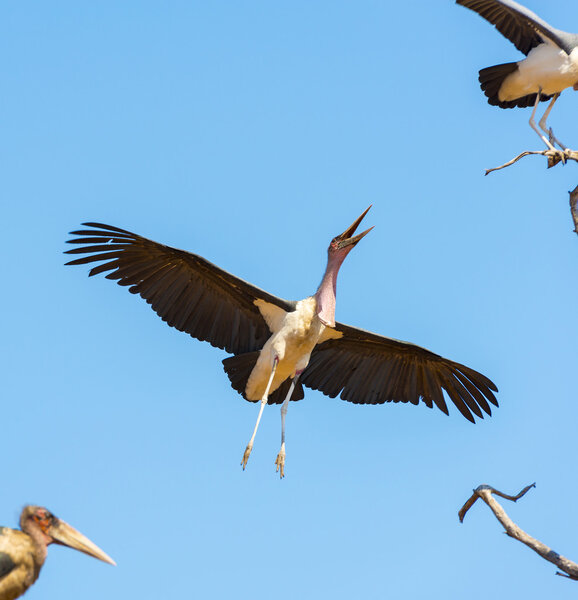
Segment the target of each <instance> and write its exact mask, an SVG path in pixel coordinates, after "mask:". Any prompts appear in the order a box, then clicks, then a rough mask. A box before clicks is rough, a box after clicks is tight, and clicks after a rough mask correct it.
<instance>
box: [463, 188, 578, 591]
mask: <svg viewBox="0 0 578 600" xmlns="http://www.w3.org/2000/svg"><path fill="white" fill-rule="evenodd" d="M577 190H578V187H577V188H576V190H574V191H575V192H576V194H577V195H578V191H577ZM533 487H536V484H535V483H532V484H531V485H527V486H526V487H525V488H524V489H523V490H522V491H521V492H519V493H518V494H516V495H515V496H509V495H508V494H504V493H503V492H500V491H498V490H496V489H494V488H493V487H491V486H489V485H480V486H478V487H477V488H476V489H475V490H474V492H473V494H472V495H471V497H470V498H469V499H468V501H467V502H466V503H465V504H464V505H463V506H462V508H461V509H460V511H459V513H458V516H459V518H460V523H462V522H463V520H464V517H465V516H466V513H467V512H468V510H470V508H471V507H472V506H473V505H474V503H475V502H476V500H477V499H478V498H481V499H482V500H483V501H484V502H485V503H486V504H487V505H488V506H489V507H490V509H491V511H492V512H493V513H494V515H495V517H496V519H498V521H500V523H501V524H502V525H503V527H504V529H505V530H506V534H507V535H509V536H510V537H512V538H514V539H516V540H518V541H520V542H522V543H523V544H526V546H528V547H529V548H532V550H534V552H537V553H538V554H539V555H540V556H541V557H542V558H544V559H546V560H547V561H549V562H551V563H554V564H555V565H556V566H557V567H558V568H559V569H560V570H561V571H563V573H560V572H557V573H556V575H562V576H563V577H568V578H569V579H574V580H576V581H578V564H576V563H575V562H573V561H571V560H569V559H567V558H565V557H564V556H561V555H560V554H558V553H557V552H555V551H554V550H552V548H549V547H548V546H546V544H543V543H542V542H540V541H539V540H537V539H535V538H533V537H532V536H530V535H528V534H527V533H526V532H525V531H523V530H522V529H520V528H519V527H518V526H517V525H516V524H515V523H514V522H513V521H512V520H511V519H510V517H508V515H507V514H506V511H505V510H504V509H503V508H502V507H501V505H500V504H499V503H498V501H497V500H496V499H495V498H494V497H493V496H492V494H495V495H496V496H501V497H502V498H505V499H506V500H512V501H513V502H516V500H519V499H520V498H521V497H522V496H524V495H525V494H526V492H528V490H530V489H531V488H533Z"/></svg>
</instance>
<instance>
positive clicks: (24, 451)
mask: <svg viewBox="0 0 578 600" xmlns="http://www.w3.org/2000/svg"><path fill="white" fill-rule="evenodd" d="M527 5H528V6H529V7H531V8H533V9H534V10H536V11H537V12H538V13H539V14H540V15H541V16H542V17H543V18H544V19H546V20H547V21H549V22H550V23H552V24H553V25H554V26H557V27H559V28H562V29H568V30H574V31H578V9H576V7H575V6H574V5H573V3H571V2H569V1H567V0H564V1H562V0H559V1H556V2H549V3H547V5H546V4H545V3H540V2H538V1H537V0H527ZM2 12H3V16H2V19H1V20H0V54H1V55H2V56H3V57H4V60H3V77H2V85H3V93H2V94H1V100H0V102H1V105H2V113H3V115H4V119H3V123H2V135H1V142H0V153H1V154H0V165H1V166H0V169H1V170H2V177H1V179H0V180H1V183H0V185H1V193H2V198H3V203H2V206H3V211H2V212H3V223H4V228H3V230H4V234H3V236H2V244H3V254H4V257H5V259H4V266H3V273H4V277H3V280H4V285H3V288H2V289H3V293H2V295H1V297H0V302H1V308H2V311H1V313H2V315H3V317H2V338H3V340H4V343H3V344H2V347H1V348H0V353H1V355H0V359H1V364H2V373H3V376H2V388H3V394H2V397H3V401H2V406H3V419H2V424H3V427H2V429H3V435H2V441H1V444H2V449H3V452H4V456H5V460H4V469H3V470H4V477H5V485H4V488H3V493H2V494H1V495H0V517H1V520H0V522H1V523H2V524H3V525H8V526H14V525H15V524H16V522H17V517H18V514H19V511H20V508H21V507H22V505H24V504H26V503H36V504H43V505H46V506H47V507H49V508H50V509H51V510H52V511H54V512H55V513H56V514H57V515H58V516H60V517H61V518H63V519H64V520H66V521H68V522H70V523H71V524H72V525H74V526H75V527H77V528H78V529H80V530H81V531H82V532H83V533H85V534H86V535H88V536H89V537H90V538H91V539H93V541H95V543H97V544H99V545H100V546H102V548H103V549H104V550H105V551H106V552H107V553H109V554H110V555H111V556H112V557H113V558H114V559H115V560H116V561H117V563H118V567H117V568H112V567H109V566H108V565H104V564H100V563H98V562H97V561H95V560H92V559H89V558H88V557H86V556H83V555H81V554H80V553H76V552H73V551H70V550H67V549H62V548H59V547H54V548H51V549H50V552H49V557H48V560H47V564H46V565H45V568H44V570H43V572H42V575H41V578H40V580H39V582H38V583H37V584H36V586H35V587H34V588H33V589H32V590H31V591H30V592H29V594H28V596H27V598H30V600H33V599H34V598H44V599H52V598H54V599H56V598H58V599H59V600H65V599H67V598H79V597H80V598H83V599H84V600H90V599H92V598H95V599H96V598H99V599H100V598H103V597H106V598H111V599H114V598H134V597H138V598H140V599H141V600H147V599H153V598H154V599H158V598H189V597H190V598H192V597H206V598H231V597H235V598H247V597H251V598H254V599H257V600H260V599H269V598H271V597H275V598H277V599H279V600H282V599H292V598H297V597H299V598H304V599H313V598H315V599H317V598H329V597H330V598H333V599H335V600H340V599H345V598H348V599H349V598H365V599H373V598H383V597H387V596H389V597H397V598H407V599H414V598H415V599H418V598H423V597H425V596H427V597H430V598H444V599H447V598H463V597H465V596H466V595H467V597H468V598H470V599H472V600H473V599H477V598H485V597H486V596H487V590H488V589H494V590H495V589H499V590H500V594H501V595H502V596H503V597H507V596H514V597H524V598H526V599H532V598H543V597H556V598H560V599H563V598H570V597H574V595H575V592H576V590H575V585H573V584H572V582H569V581H567V580H564V579H562V578H559V577H555V576H554V571H555V568H554V567H553V566H552V565H549V564H548V563H546V562H544V561H542V560H541V559H539V558H538V557H537V556H535V555H533V554H532V553H531V552H530V551H529V550H528V549H526V548H524V547H522V546H521V545H520V544H516V543H515V542H514V541H512V540H510V539H508V538H507V537H506V536H505V535H503V534H502V533H501V529H500V526H499V525H498V523H497V522H495V520H494V518H493V516H492V515H491V514H490V513H489V511H488V510H487V509H486V508H485V507H483V506H481V505H480V506H478V505H476V507H475V508H474V509H473V510H472V511H471V512H470V514H469V515H468V517H467V519H466V521H465V523H464V524H463V525H460V524H459V523H458V519H457V511H458V509H459V508H460V507H461V505H462V503H463V502H464V501H465V500H466V498H467V497H468V496H469V494H470V492H471V490H472V488H474V487H476V486H477V485H478V484H481V483H489V484H492V485H494V486H496V487H498V488H501V489H503V490H504V491H509V492H515V491H518V490H519V489H520V488H522V487H523V486H524V485H526V484H528V483H531V482H533V481H536V482H537V489H536V490H532V492H530V494H529V495H528V496H526V498H524V500H523V501H522V502H521V503H519V504H518V505H511V506H507V507H506V508H507V510H508V511H509V512H510V515H511V516H512V517H513V518H514V519H515V520H516V521H517V522H518V523H519V524H520V526H522V527H524V528H525V529H526V530H527V531H528V532H530V533H531V534H533V535H535V536H536V537H538V538H540V539H542V541H544V542H545V543H547V544H549V545H551V546H553V547H554V548H555V549H556V550H557V551H558V552H560V553H562V554H564V555H567V556H569V557H570V558H574V559H576V560H578V546H577V545H576V536H575V529H576V527H575V523H574V522H573V516H572V515H574V514H575V512H576V511H575V503H574V499H575V497H576V494H577V493H578V484H577V483H576V477H575V474H574V472H573V469H572V466H571V465H572V464H573V460H572V457H573V456H575V453H576V439H577V438H576V422H577V419H578V408H577V404H576V383H575V381H576V377H575V373H576V339H578V320H577V319H576V317H575V315H576V308H575V302H576V297H578V283H577V282H578V277H577V275H578V272H577V271H578V239H577V238H576V235H575V234H574V233H573V232H572V223H571V219H570V215H569V210H568V196H567V191H568V190H570V189H572V188H574V187H575V186H576V184H577V183H578V181H577V178H576V170H575V166H574V165H568V166H566V167H562V166H558V167H556V168H555V169H553V170H550V171H547V170H546V169H545V164H544V162H543V159H541V158H536V157H530V158H527V159H524V160H523V161H522V162H520V163H519V164H517V165H516V166H514V167H511V168H509V169H507V170H504V171H501V172H498V173H494V174H492V175H490V176H489V177H484V169H485V168H487V167H492V166H496V165H498V164H501V163H502V162H504V161H506V160H508V159H509V158H511V157H513V156H514V155H516V154H517V153H518V152H521V151H522V150H525V149H541V146H540V141H539V140H538V138H537V136H536V135H535V134H534V133H533V132H532V130H531V129H530V128H529V127H528V125H527V120H528V118H529V110H521V109H516V110H508V111H506V110H500V109H498V108H496V107H491V106H489V105H488V104H486V102H485V100H484V97H483V95H482V93H481V92H480V90H479V88H478V83H477V71H478V69H480V68H482V67H484V66H489V65H492V64H496V63H499V62H507V61H511V60H517V59H518V58H520V56H521V55H520V54H519V53H518V52H517V51H516V49H515V48H514V47H513V46H512V45H511V44H510V43H509V42H508V41H507V40H505V39H504V38H502V37H501V36H500V35H499V34H498V33H497V32H496V31H495V30H493V28H492V27H491V26H490V25H488V24H487V23H486V22H484V21H483V20H482V19H481V18H480V17H478V16H477V15H475V14H474V13H472V12H471V11H468V10H466V9H464V8H462V7H459V6H456V5H454V4H453V2H451V1H447V2H424V1H421V2H406V3H384V2H377V1H364V2H355V3H352V2H342V1H332V2H326V1H319V2H314V3H312V2H301V1H297V2H291V3H289V2H271V1H269V2H264V1H262V2H256V1H247V2H242V3H241V2H212V3H208V2H183V1H181V2H179V1H175V2H171V3H160V2H152V1H148V2H147V1H142V2H124V3H118V2H110V1H103V2H99V3H88V2H71V1H60V2H58V1H56V2H51V3H45V2H27V1H21V2H8V3H5V4H4V6H3V11H2ZM571 13H572V14H571ZM577 102H578V98H577V97H576V94H574V93H573V92H572V91H566V92H565V93H564V94H563V95H562V97H561V99H560V100H559V102H558V104H557V105H556V107H555V109H554V111H553V113H552V115H551V118H550V124H551V125H552V126H553V127H554V129H555V131H556V133H557V134H558V136H559V137H560V139H562V140H564V141H565V142H566V143H567V144H568V145H570V146H571V147H574V148H576V147H577V146H578V120H577V119H576V106H577ZM369 204H373V208H372V210H371V211H370V213H369V214H368V216H367V217H366V220H365V221H366V222H367V227H369V226H371V225H375V229H374V230H373V231H372V232H371V234H370V235H368V236H367V237H366V238H364V239H363V241H362V242H361V243H360V244H359V245H358V246H357V247H356V249H355V250H354V251H353V252H352V253H351V254H350V256H349V257H348V258H347V260H346V262H345V264H344V266H343V268H342V270H341V273H340V277H339V281H338V299H337V319H338V320H339V321H341V322H344V323H348V324H351V325H355V326H359V327H362V328H365V329H369V330H372V331H375V332H377V333H380V334H384V335H388V336H391V337H396V338H399V339H404V340H408V341H412V342H414V343H417V344H420V345H423V346H425V347H427V348H430V349H431V350H433V351H435V352H438V353H440V354H443V355H444V356H447V357H448V358H452V359H454V360H457V361H459V362H462V363H464V364H467V365H469V366H472V367H473V368H475V369H477V370H479V371H481V372H483V373H485V374H487V375H488V376H490V377H491V378H492V379H493V380H494V381H495V382H496V383H497V384H498V386H499V388H500V393H499V401H500V408H499V409H497V410H495V411H494V415H493V416H492V417H491V418H487V419H485V420H484V421H482V422H479V423H478V424H476V425H472V424H470V423H468V422H467V421H466V420H465V419H463V418H462V417H461V416H460V415H459V413H458V412H457V410H455V409H452V408H450V410H451V413H450V416H449V417H446V416H445V415H443V414H442V413H441V412H439V411H435V410H429V409H427V408H426V407H425V406H423V405H422V406H419V407H413V406H399V405H385V406H377V407H371V406H370V407H364V406H354V405H351V404H348V403H346V402H343V401H340V400H336V399H330V398H327V397H325V396H322V395H321V394H319V393H316V392H312V391H307V393H306V398H305V400H304V401H303V402H299V403H295V404H292V405H291V406H290V408H289V414H288V419H287V463H286V478H285V479H284V480H283V481H280V480H279V478H278V476H277V475H276V474H275V466H274V464H273V463H274V460H275V457H276V455H277V452H278V446H279V433H280V418H279V408H278V407H271V408H267V409H266V411H265V414H264V417H263V420H262V423H261V426H260V430H259V433H258V436H257V440H256V444H255V448H254V450H253V454H252V456H251V459H250V462H249V465H248V468H247V470H246V471H245V472H243V471H242V470H241V467H240V464H239V463H240V460H241V457H242V454H243V450H244V448H245V445H246V443H247V441H248V438H249V437H250V434H251V431H252V428H253V425H254V421H255V418H256V415H257V407H256V406H255V405H252V404H249V403H246V402H245V401H243V400H242V399H241V398H240V396H238V395H237V394H236V393H235V392H234V391H233V390H232V389H231V388H230V387H229V385H228V380H227V377H226V375H225V374H224V372H223V370H222V366H221V360H222V359H223V358H224V357H225V356H226V355H225V354H224V353H223V352H221V351H219V350H216V349H214V348H212V347H210V346H209V345H208V344H204V343H201V342H198V341H196V340H192V339H191V338H190V337H189V336H187V335H185V334H182V333H179V332H177V331H175V330H171V329H170V328H168V327H167V326H166V325H165V324H164V323H163V322H162V321H161V320H160V319H159V318H158V317H156V315H155V314H154V313H153V312H152V311H151V310H150V308H149V307H148V306H147V305H146V304H145V303H144V302H143V301H142V300H140V299H138V298H135V297H133V296H132V295H130V294H128V293H127V292H126V291H125V290H123V289H120V288H119V287H118V286H116V285H114V284H112V283H111V282H110V281H107V280H105V279H103V278H95V279H88V278H87V276H86V275H87V269H85V268H80V267H75V268H72V267H66V268H65V267H64V266H63V263H64V262H65V257H64V256H63V254H62V252H63V250H65V249H66V246H65V240H66V239H67V237H68V236H67V232H68V231H70V230H73V229H76V228H78V226H79V224H80V223H81V222H83V221H101V222H104V223H110V224H112V225H116V226H119V227H123V228H126V229H129V230H132V231H135V232H137V233H140V234H142V235H145V236H147V237H150V238H152V239H155V240H157V241H160V242H163V243H166V244H169V245H173V246H177V247H180V248H185V249H188V250H191V251H193V252H196V253H198V254H201V255H202V256H205V257H206V258H208V259H209V260H211V261H212V262H214V263H216V264H218V265H219V266H221V267H223V268H225V269H227V270H229V271H231V272H233V273H235V274H237V275H238V276H240V277H243V278H244V279H247V280H249V281H251V282H253V283H255V284H256V285H258V286H260V287H263V288H265V289H267V290H269V291H270V292H272V293H274V294H276V295H279V296H282V297H285V298H288V299H298V298H302V297H305V296H307V295H309V294H311V293H312V292H313V291H314V290H315V288H316V286H317V284H318V283H319V280H320V278H321V275H322V273H323V269H324V267H325V250H326V247H327V245H328V243H329V241H330V239H331V238H332V237H333V236H334V235H336V234H338V233H340V232H341V231H343V229H345V227H347V226H348V225H349V224H350V223H351V222H352V221H353V219H354V218H355V217H357V216H358V215H359V214H360V213H361V212H362V211H363V210H364V209H365V208H366V207H367V206H368V205H369Z"/></svg>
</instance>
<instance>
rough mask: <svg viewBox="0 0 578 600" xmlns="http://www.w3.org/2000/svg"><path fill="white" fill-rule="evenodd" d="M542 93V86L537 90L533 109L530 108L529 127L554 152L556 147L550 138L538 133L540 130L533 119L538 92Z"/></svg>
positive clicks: (538, 96)
mask: <svg viewBox="0 0 578 600" xmlns="http://www.w3.org/2000/svg"><path fill="white" fill-rule="evenodd" d="M541 93H542V88H540V89H539V90H538V93H537V94H536V103H535V104H534V110H532V116H531V117H530V127H531V128H532V129H533V130H534V131H535V132H536V133H537V134H538V135H539V136H540V138H541V140H542V141H543V142H544V143H545V144H546V146H548V148H549V149H550V150H554V152H556V148H554V146H552V144H551V142H550V140H549V139H548V138H547V137H545V136H544V135H542V134H541V133H540V130H539V129H538V128H537V127H536V121H534V116H535V115H536V109H537V108H538V104H539V102H540V94H541Z"/></svg>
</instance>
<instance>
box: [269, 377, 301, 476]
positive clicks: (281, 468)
mask: <svg viewBox="0 0 578 600" xmlns="http://www.w3.org/2000/svg"><path fill="white" fill-rule="evenodd" d="M301 373H303V371H296V372H295V377H293V381H292V382H291V387H290V388H289V391H288V392H287V396H285V400H284V401H283V404H282V406H281V450H279V454H277V459H276V460H275V464H276V465H277V469H275V472H276V473H279V476H280V477H281V479H283V477H285V416H286V415H287V408H288V407H289V400H291V396H292V394H293V390H294V389H295V384H296V383H297V380H298V379H299V375H301Z"/></svg>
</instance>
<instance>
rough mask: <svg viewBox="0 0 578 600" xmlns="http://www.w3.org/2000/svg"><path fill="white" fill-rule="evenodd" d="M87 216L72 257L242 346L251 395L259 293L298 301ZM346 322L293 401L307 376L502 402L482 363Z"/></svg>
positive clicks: (332, 391) (241, 367)
mask: <svg viewBox="0 0 578 600" xmlns="http://www.w3.org/2000/svg"><path fill="white" fill-rule="evenodd" d="M480 1H481V0H480ZM472 3H473V2H468V3H467V4H472ZM464 4H466V2H464ZM84 225H85V226H87V227H90V228H91V229H83V230H79V231H73V232H72V235H76V236H79V237H77V238H74V239H71V240H69V243H70V244H75V245H76V246H77V247H75V248H72V249H71V250H69V251H68V252H67V254H73V255H75V254H86V256H83V257H80V258H77V259H75V260H71V261H70V262H68V263H67V264H68V265H84V264H91V263H95V262H96V263H101V264H98V265H96V266H94V267H92V268H91V270H90V273H89V274H90V275H91V276H92V275H97V274H100V273H107V274H106V275H105V277H107V278H108V279H112V280H116V282H117V283H118V284H119V285H122V286H127V287H128V288H129V291H130V292H132V293H133V294H138V295H140V296H141V297H142V298H144V299H145V300H146V301H147V302H148V303H149V304H150V305H151V307H152V308H153V310H154V311H155V312H156V313H157V314H158V315H159V316H160V317H161V318H162V319H163V320H164V321H165V322H166V323H168V324H169V325H171V326H172V327H175V328H176V329H179V330H180V331H184V332H186V333H188V334H190V335H191V336H193V337H195V338H197V339H200V340H204V341H208V342H209V343H211V344H212V345H213V346H217V347H219V348H223V349H224V350H226V351H227V352H230V353H232V354H235V355H238V356H233V357H230V358H227V359H225V360H224V361H223V364H224V366H225V371H226V372H227V374H228V376H229V378H230V380H231V384H232V386H233V388H234V389H236V390H237V391H239V392H240V393H241V394H243V393H244V389H245V385H246V382H247V378H248V377H249V374H250V372H251V370H252V368H253V366H254V364H255V361H256V359H257V356H258V350H260V348H261V347H262V346H263V344H264V343H265V341H266V340H267V338H268V337H269V335H270V331H269V328H268V327H267V325H266V323H265V321H264V319H263V318H262V316H261V314H260V312H259V310H258V308H257V307H256V306H255V305H254V300H255V299H258V298H261V299H263V300H265V301H267V302H270V303H272V304H275V305H277V306H279V307H280V308H282V309H283V310H286V311H291V310H294V309H295V306H294V303H290V302H287V301H285V300H282V299H280V298H276V297H275V296H272V295H271V294H268V293H267V292H265V291H263V290H260V289H259V288H257V287H255V286H253V285H251V284H249V283H247V282H245V281H243V280H242V279H239V278H237V277H235V276H233V275H231V274H230V273H227V272H226V271H223V270H222V269H219V268H218V267H216V266H215V265H213V264H211V263H210V262H208V261H207V260H205V259H204V258H202V257H200V256H198V255H196V254H191V253H189V252H185V251H184V250H178V249H176V248H171V247H169V246H164V245H163V244H158V243H156V242H153V241H151V240H148V239H146V238H144V237H141V236H139V235H136V234H134V233H130V232H129V231H125V230H124V229H119V228H117V227H112V226H110V225H102V224H100V223H84ZM336 329H337V330H338V331H340V332H342V333H343V337H342V338H340V339H334V340H328V341H326V342H324V343H322V344H320V345H319V346H317V347H316V348H315V349H314V351H313V352H312V354H311V360H310V362H309V365H308V366H307V368H306V369H305V371H304V372H303V374H302V375H301V379H300V381H299V382H298V384H297V386H296V389H295V392H294V395H293V397H292V399H293V400H299V399H301V398H303V390H302V387H301V384H303V385H305V386H307V387H309V388H312V389H315V390H320V391H321V392H323V393H324V394H326V395H328V396H330V397H332V398H335V397H336V396H338V395H340V396H341V398H342V399H343V400H347V401H349V402H353V403H356V404H382V403H384V402H410V403H412V404H418V403H419V401H420V400H423V402H424V403H425V404H426V405H427V406H428V407H430V408H432V407H433V406H434V404H435V405H436V406H437V407H438V408H439V409H440V410H441V411H443V412H444V413H446V414H448V408H447V405H446V402H445V399H444V391H445V392H446V394H447V396H448V397H449V398H450V399H451V400H452V402H453V403H454V404H455V405H456V407H457V408H458V410H459V411H460V412H461V413H462V415H464V417H465V418H466V419H468V420H469V421H472V422H473V421H474V415H476V416H478V417H480V418H482V417H483V413H484V412H485V413H487V414H488V415H490V414H491V409H490V404H493V405H494V406H498V403H497V401H496V398H495V397H494V394H493V393H492V391H497V388H496V386H495V385H494V384H493V383H492V382H491V381H490V380H489V379H488V378H487V377H484V375H482V374H481V373H478V372H477V371H474V370H473V369H470V368H468V367H465V366H463V365H460V364H459V363H456V362H453V361H451V360H447V359H445V358H442V357H441V356H438V355H437V354H434V353H433V352H430V351H429V350H425V349H424V348H420V347H419V346H415V345H413V344H408V343H406V342H400V341H397V340H393V339H390V338H385V337H381V336H378V335H376V334H373V333H369V332H366V331H362V330H361V329H356V328H354V327H348V326H346V325H342V324H341V323H337V325H336ZM290 383H291V382H290V380H287V381H285V382H284V384H283V385H282V386H281V387H280V388H279V389H278V390H276V392H275V393H274V394H272V395H271V397H270V398H269V403H281V402H282V401H283V399H284V397H285V394H286V393H287V391H288V389H289V385H290ZM482 411H483V412H482ZM472 413H473V414H472Z"/></svg>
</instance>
